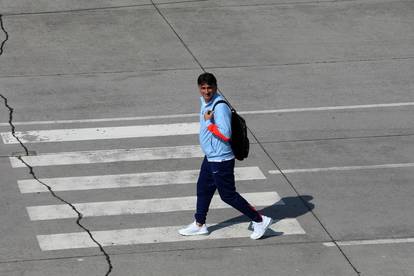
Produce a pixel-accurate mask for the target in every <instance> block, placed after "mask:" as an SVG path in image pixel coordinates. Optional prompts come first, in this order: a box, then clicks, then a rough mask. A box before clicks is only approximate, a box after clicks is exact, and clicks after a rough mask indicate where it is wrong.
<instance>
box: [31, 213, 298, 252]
mask: <svg viewBox="0 0 414 276" xmlns="http://www.w3.org/2000/svg"><path fill="white" fill-rule="evenodd" d="M182 227H183V226H167V227H153V228H134V229H120V230H110V231H94V232H92V235H93V236H94V238H95V239H96V240H97V241H99V243H100V244H102V245H103V246H116V245H132V244H149V243H162V242H183V241H199V240H214V239H231V238H246V237H249V235H250V234H251V231H250V230H249V229H248V228H249V223H248V222H243V223H238V224H225V223H222V224H213V225H209V229H211V230H210V231H212V232H211V233H210V234H209V235H202V236H191V237H183V236H180V235H179V234H178V233H177V231H178V230H179V229H180V228H182ZM303 234H305V231H304V230H303V228H302V227H301V226H300V224H299V223H298V221H297V220H296V219H290V218H289V219H283V220H279V221H277V222H275V223H274V224H273V225H272V226H271V227H270V229H269V230H268V231H267V232H266V236H275V235H276V236H277V235H303ZM37 239H38V242H39V245H40V248H41V249H42V250H43V251H46V250H62V249H74V248H89V247H95V246H96V244H95V243H93V242H91V240H90V238H89V237H88V235H87V234H86V233H84V232H76V233H63V234H54V235H38V236H37Z"/></svg>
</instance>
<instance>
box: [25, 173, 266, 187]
mask: <svg viewBox="0 0 414 276" xmlns="http://www.w3.org/2000/svg"><path fill="white" fill-rule="evenodd" d="M198 173H199V171H198V170H186V171H170V172H149V173H135V174H116V175H94V176H79V177H61V178H43V179H39V180H40V181H42V182H43V183H47V185H48V186H50V187H51V188H52V189H53V190H54V191H77V190H93V189H111V188H126V187H145V186H159V185H169V184H189V183H195V182H196V181H197V177H198ZM234 174H235V178H236V180H238V181H244V180H258V179H265V178H266V177H265V176H264V175H263V173H262V171H261V170H260V169H259V168H258V167H238V168H235V170H234ZM18 185H19V188H20V191H21V192H22V193H36V192H48V191H49V190H48V189H47V188H46V187H45V186H44V185H42V184H40V183H39V182H38V181H37V180H35V179H25V180H19V181H18Z"/></svg>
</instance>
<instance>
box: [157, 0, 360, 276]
mask: <svg viewBox="0 0 414 276" xmlns="http://www.w3.org/2000/svg"><path fill="white" fill-rule="evenodd" d="M151 3H152V4H153V5H154V8H155V9H156V10H157V12H158V13H159V14H160V16H161V17H162V18H163V19H164V20H165V22H166V23H167V24H168V26H169V27H170V28H171V30H172V31H173V32H174V34H175V35H176V36H177V38H178V39H179V40H180V41H181V43H182V44H183V46H184V47H185V49H187V51H188V52H189V53H190V55H191V56H192V57H193V58H194V60H195V62H196V63H197V64H198V65H199V66H200V68H201V70H203V71H204V72H206V70H205V67H203V65H202V64H201V62H200V61H199V60H198V59H197V57H196V56H195V55H194V54H193V52H192V51H191V50H190V48H189V47H188V46H187V44H186V43H185V42H184V40H183V39H182V38H181V37H180V35H179V34H178V33H177V31H176V30H175V29H174V27H173V26H172V24H171V23H170V22H169V21H168V20H167V18H166V17H165V16H164V15H163V14H162V13H161V11H160V9H159V8H158V7H157V5H156V4H155V3H154V1H153V0H151ZM219 92H220V94H221V95H222V96H223V97H224V99H225V100H226V101H227V102H228V100H227V99H226V97H225V96H224V94H223V93H222V92H221V91H220V90H219ZM247 129H248V130H249V132H250V134H251V135H252V136H253V138H254V139H255V140H256V141H257V143H258V145H259V146H260V148H261V149H262V150H263V151H264V152H265V154H266V156H267V157H268V158H269V159H270V161H271V162H272V163H273V164H274V165H275V167H276V168H277V170H278V171H280V173H281V175H282V177H283V178H284V179H285V180H286V182H287V183H288V184H289V186H290V187H291V188H292V189H293V191H294V192H295V193H296V194H297V195H298V197H299V199H300V200H301V201H302V203H303V204H304V206H305V207H306V208H307V209H308V211H309V212H310V213H311V214H312V215H313V216H314V217H315V219H316V220H317V221H318V223H319V224H320V225H321V227H322V228H323V229H324V231H325V232H326V233H327V235H328V236H329V238H330V239H331V242H332V243H334V244H335V246H336V248H337V249H338V250H339V252H340V253H341V254H342V256H343V257H344V258H345V259H346V261H347V262H348V264H349V265H350V266H351V267H352V269H353V270H354V271H355V273H356V274H357V275H361V272H359V271H358V269H357V268H356V267H355V266H354V264H353V263H352V262H351V260H350V259H349V258H348V256H347V255H346V254H345V252H344V251H343V250H342V248H341V247H340V246H339V244H338V243H337V242H336V240H335V239H334V237H333V236H332V235H331V233H329V231H328V229H327V228H326V227H325V225H323V223H322V221H321V220H320V219H319V218H318V217H317V216H316V214H315V213H314V212H313V211H312V209H311V208H310V207H309V205H308V204H307V203H306V200H305V199H303V197H302V196H301V195H300V193H299V191H298V190H297V189H296V188H295V186H294V185H293V183H292V182H291V181H290V180H289V178H288V177H287V176H286V175H285V174H284V173H283V172H282V170H281V168H280V167H279V165H277V163H276V162H275V161H274V160H273V158H272V157H271V156H270V154H269V153H268V152H267V151H266V149H265V148H264V146H263V145H262V143H261V142H260V141H259V140H258V139H257V137H256V136H255V135H254V133H253V131H252V130H251V129H250V128H247Z"/></svg>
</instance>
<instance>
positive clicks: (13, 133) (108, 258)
mask: <svg viewBox="0 0 414 276" xmlns="http://www.w3.org/2000/svg"><path fill="white" fill-rule="evenodd" d="M0 97H1V98H3V100H4V104H5V106H6V107H7V108H8V109H9V124H10V126H11V130H12V131H11V132H12V135H13V137H14V138H15V139H16V140H17V141H18V142H19V143H20V145H21V146H22V148H23V149H24V151H25V153H26V156H29V150H28V149H27V147H26V145H24V144H23V143H22V141H21V140H20V139H19V137H17V136H16V133H15V126H14V125H13V112H14V109H13V108H12V107H10V106H9V104H8V102H7V98H6V97H4V96H3V95H2V94H0ZM15 157H17V159H19V160H20V161H21V162H22V163H23V164H24V165H25V166H26V167H27V168H28V169H29V173H30V175H32V177H33V179H35V180H36V181H37V182H39V183H40V184H42V185H43V186H45V187H46V188H47V189H48V190H49V192H50V194H51V195H52V196H53V197H54V198H56V199H58V200H59V201H61V202H63V203H65V204H67V205H68V206H70V207H71V208H72V210H73V211H74V212H75V213H76V214H77V216H78V218H77V220H76V224H77V225H78V226H79V227H80V228H82V229H83V230H84V231H85V232H86V233H87V234H88V235H89V237H90V239H91V240H92V241H93V242H94V243H95V244H96V245H97V246H98V247H99V250H100V251H101V252H102V254H103V255H104V256H105V259H106V261H107V263H108V270H107V272H106V274H105V276H108V275H109V274H110V273H111V271H112V268H113V266H112V262H111V258H110V257H109V254H108V253H107V252H106V251H105V250H104V248H103V246H102V245H101V244H100V243H99V242H98V241H97V240H96V239H95V238H94V237H93V235H92V233H91V231H90V230H89V229H88V228H86V227H85V226H84V225H82V224H81V223H80V221H81V220H82V218H83V215H82V213H81V212H79V211H78V210H77V209H76V207H75V206H74V205H73V204H72V203H70V202H68V201H67V200H65V199H63V198H62V197H60V196H58V195H57V194H56V193H55V192H54V191H53V189H52V188H51V187H50V186H49V185H47V184H46V183H44V182H43V181H41V180H39V178H37V176H36V174H35V172H34V169H33V167H32V166H30V165H29V164H28V163H27V162H26V161H24V160H23V157H22V156H21V155H19V156H15Z"/></svg>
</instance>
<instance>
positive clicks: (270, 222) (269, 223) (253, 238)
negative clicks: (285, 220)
mask: <svg viewBox="0 0 414 276" xmlns="http://www.w3.org/2000/svg"><path fill="white" fill-rule="evenodd" d="M272 223H273V219H272V218H270V219H269V222H268V223H267V224H266V227H265V230H264V231H263V233H262V234H261V235H260V236H258V237H252V236H250V238H251V239H252V240H258V239H260V238H261V237H263V236H264V234H265V233H266V231H267V229H269V226H270V225H272Z"/></svg>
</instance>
